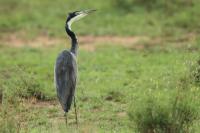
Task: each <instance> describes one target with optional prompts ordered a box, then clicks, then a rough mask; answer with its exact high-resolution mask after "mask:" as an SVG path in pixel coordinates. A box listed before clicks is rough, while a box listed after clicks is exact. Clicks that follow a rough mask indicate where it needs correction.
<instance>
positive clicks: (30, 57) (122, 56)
mask: <svg viewBox="0 0 200 133" xmlns="http://www.w3.org/2000/svg"><path fill="white" fill-rule="evenodd" d="M61 49H63V45H62V46H61V45H59V46H56V47H55V46H54V47H51V48H50V47H49V48H40V49H38V48H31V47H23V48H11V47H3V46H2V47H1V49H0V51H1V52H0V63H1V66H0V72H1V88H2V89H3V90H4V91H3V94H4V95H3V105H2V107H1V110H2V111H1V113H0V121H1V122H2V121H5V122H4V123H2V124H0V130H1V131H2V132H9V131H8V130H11V131H10V132H12V130H13V131H16V130H19V131H20V132H65V131H66V130H67V131H69V132H78V131H79V132H107V131H108V132H133V131H135V132H137V130H136V129H137V127H136V125H137V123H135V122H137V120H135V119H132V117H133V116H134V117H135V116H136V114H137V111H139V113H142V115H144V116H146V114H145V108H146V107H148V106H149V105H148V102H147V103H146V102H145V99H148V98H152V99H153V101H154V102H153V103H155V107H154V108H153V109H156V110H157V108H160V111H162V109H163V108H164V109H165V108H167V109H168V108H170V107H171V106H172V103H171V102H170V101H169V99H170V100H175V97H176V96H177V95H179V94H177V88H180V89H182V87H181V85H183V86H185V84H188V86H187V87H185V88H186V90H187V91H186V93H185V92H184V91H183V95H184V96H185V94H189V93H191V96H192V98H197V97H199V94H200V93H199V86H198V85H196V84H193V83H190V82H189V81H190V80H192V78H190V76H188V74H189V75H190V68H192V66H193V65H192V64H195V63H196V61H197V60H198V59H199V50H195V51H190V50H189V49H188V48H176V49H175V48H170V47H165V48H164V49H159V48H157V47H155V48H152V49H149V50H148V49H146V50H145V49H144V50H142V51H137V50H132V49H128V48H124V47H120V46H113V45H109V44H105V45H102V46H99V47H98V48H97V50H96V51H95V52H88V51H85V50H83V49H81V50H80V52H79V56H78V64H79V76H78V77H79V78H78V86H77V102H78V103H77V104H78V108H79V118H80V127H79V129H77V130H75V128H76V125H75V123H74V122H75V117H74V113H73V112H74V111H73V108H72V110H71V111H70V113H69V125H68V127H67V128H66V126H65V122H64V118H63V112H62V110H61V106H60V105H59V103H58V102H57V100H56V101H55V99H56V91H55V88H54V84H53V67H54V62H55V59H56V56H57V54H58V53H59V52H60V50H61ZM184 83H185V84H184ZM38 95H39V96H38ZM181 95H182V94H181ZM33 97H35V98H36V99H38V100H42V101H46V102H38V103H36V104H33V103H31V100H29V99H30V98H33ZM25 99H26V100H25ZM27 100H28V101H27ZM190 101H192V100H191V99H189V107H188V106H186V107H187V108H188V109H192V110H193V111H194V113H195V110H199V107H200V106H199V105H200V103H199V101H198V100H196V102H194V103H193V102H190ZM45 103H46V104H45ZM183 105H185V102H183ZM186 105H187V104H186ZM178 107H179V106H178ZM182 107H185V106H182V102H181V105H180V108H182ZM186 107H185V108H186ZM157 111H158V110H157ZM166 112H167V113H171V110H170V109H168V110H166ZM158 113H159V112H158ZM128 114H129V115H128ZM161 115H162V114H161ZM129 116H130V118H129ZM167 116H168V114H167ZM145 118H146V117H145ZM162 118H163V119H164V118H165V117H164V116H163V117H161V119H162ZM167 118H168V117H167ZM146 119H148V117H147V118H146ZM146 119H144V121H147V120H146ZM198 125H199V120H198V119H197V120H196V117H195V121H194V122H193V123H192V124H191V126H190V131H194V132H198V131H200V129H199V127H198Z"/></svg>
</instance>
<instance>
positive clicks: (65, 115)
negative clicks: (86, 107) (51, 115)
mask: <svg viewBox="0 0 200 133" xmlns="http://www.w3.org/2000/svg"><path fill="white" fill-rule="evenodd" d="M64 117H65V124H66V126H67V112H65V114H64Z"/></svg>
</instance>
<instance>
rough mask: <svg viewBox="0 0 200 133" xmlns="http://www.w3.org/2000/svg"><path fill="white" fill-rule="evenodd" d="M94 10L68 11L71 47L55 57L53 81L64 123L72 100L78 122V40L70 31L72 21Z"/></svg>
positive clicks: (66, 23)
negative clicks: (63, 113)
mask: <svg viewBox="0 0 200 133" xmlns="http://www.w3.org/2000/svg"><path fill="white" fill-rule="evenodd" d="M94 11H96V10H82V11H74V12H70V13H69V14H68V16H67V18H66V22H65V31H66V33H67V35H68V36H69V37H70V38H71V48H70V49H69V50H63V51H62V52H61V53H60V54H59V55H58V57H57V59H56V62H55V66H54V82H55V86H56V92H57V97H58V100H59V102H60V104H61V106H62V109H63V110H64V112H65V115H64V116H66V123H67V113H68V112H69V110H70V108H71V104H72V101H73V102H74V108H75V116H76V124H78V118H77V110H76V100H75V89H76V84H77V52H78V41H77V37H76V34H75V33H74V32H73V31H72V29H71V25H72V23H73V22H75V21H78V20H80V19H81V18H84V17H85V16H87V15H89V14H90V13H92V12H94Z"/></svg>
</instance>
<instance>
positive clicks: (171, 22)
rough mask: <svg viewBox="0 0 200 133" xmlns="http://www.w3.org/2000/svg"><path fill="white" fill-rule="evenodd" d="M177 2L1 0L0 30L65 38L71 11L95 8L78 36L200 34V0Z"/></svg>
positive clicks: (79, 26)
mask: <svg viewBox="0 0 200 133" xmlns="http://www.w3.org/2000/svg"><path fill="white" fill-rule="evenodd" d="M177 1H179V2H176V3H174V1H169V2H168V3H165V2H163V1H161V2H160V1H156V0H151V1H150V2H148V1H145V0H144V1H142V2H140V1H138V0H125V1H121V0H116V1H114V0H110V1H107V2H102V1H100V0H96V1H95V2H94V1H92V0H89V1H87V2H84V3H83V1H82V0H78V1H76V2H74V1H73V0H68V1H64V0H57V1H51V2H49V1H48V0H44V1H39V0H34V1H33V0H29V1H26V0H20V1H17V0H1V4H0V5H1V11H2V12H3V13H2V14H1V15H0V19H1V21H0V30H1V31H2V32H4V33H5V32H6V33H12V32H25V33H27V34H25V36H26V37H33V36H37V35H38V34H42V35H43V34H45V35H49V36H64V35H65V34H63V33H64V22H65V19H66V15H67V13H68V12H70V11H74V10H81V9H89V8H94V9H97V10H98V11H97V12H96V13H95V14H93V15H91V16H90V17H87V18H85V20H83V21H80V22H79V23H77V24H76V27H74V29H75V30H76V31H77V32H78V33H79V34H81V35H88V34H91V35H123V36H132V35H142V36H174V35H175V36H178V35H182V34H187V33H190V32H195V33H199V30H198V29H199V27H200V25H199V17H198V16H199V7H200V4H199V1H198V0H192V1H191V2H193V4H188V3H187V2H186V3H184V2H181V1H180V0H177ZM77 3H80V4H77ZM151 3H154V4H153V5H151ZM123 5H124V6H123ZM149 6H150V9H149ZM152 6H153V7H152ZM91 18H92V19H91ZM8 20H9V21H8ZM88 24H89V25H90V26H88ZM96 27H99V28H96ZM88 31H89V32H88Z"/></svg>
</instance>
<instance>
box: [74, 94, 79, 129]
mask: <svg viewBox="0 0 200 133" xmlns="http://www.w3.org/2000/svg"><path fill="white" fill-rule="evenodd" d="M74 109H75V116H76V125H77V126H78V116H77V110H76V99H75V96H74Z"/></svg>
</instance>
